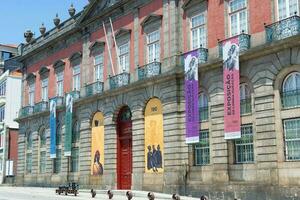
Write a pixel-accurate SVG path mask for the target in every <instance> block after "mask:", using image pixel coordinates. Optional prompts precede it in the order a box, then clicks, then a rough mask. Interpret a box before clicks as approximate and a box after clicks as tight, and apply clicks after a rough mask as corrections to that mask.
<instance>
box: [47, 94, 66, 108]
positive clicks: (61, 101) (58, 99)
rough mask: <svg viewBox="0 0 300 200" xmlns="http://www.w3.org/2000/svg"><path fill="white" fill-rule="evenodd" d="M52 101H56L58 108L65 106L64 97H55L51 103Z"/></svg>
mask: <svg viewBox="0 0 300 200" xmlns="http://www.w3.org/2000/svg"><path fill="white" fill-rule="evenodd" d="M51 100H54V101H56V107H60V106H63V105H64V97H59V96H57V97H53V98H51V99H49V102H50V101H51Z"/></svg>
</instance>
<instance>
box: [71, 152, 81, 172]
mask: <svg viewBox="0 0 300 200" xmlns="http://www.w3.org/2000/svg"><path fill="white" fill-rule="evenodd" d="M78 161H79V148H78V147H74V148H72V153H71V171H72V172H78Z"/></svg>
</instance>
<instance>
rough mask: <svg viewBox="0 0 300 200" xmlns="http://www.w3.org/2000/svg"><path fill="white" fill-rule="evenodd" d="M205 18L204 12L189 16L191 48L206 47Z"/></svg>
mask: <svg viewBox="0 0 300 200" xmlns="http://www.w3.org/2000/svg"><path fill="white" fill-rule="evenodd" d="M205 23H206V19H205V15H204V14H200V15H197V16H194V17H192V18H191V41H192V49H198V48H200V47H201V45H202V47H204V48H205V47H206V27H205Z"/></svg>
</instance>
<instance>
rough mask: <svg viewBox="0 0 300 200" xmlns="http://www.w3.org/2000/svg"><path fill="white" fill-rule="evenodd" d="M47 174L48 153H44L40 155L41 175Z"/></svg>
mask: <svg viewBox="0 0 300 200" xmlns="http://www.w3.org/2000/svg"><path fill="white" fill-rule="evenodd" d="M45 172H46V152H45V151H42V152H41V153H40V173H45Z"/></svg>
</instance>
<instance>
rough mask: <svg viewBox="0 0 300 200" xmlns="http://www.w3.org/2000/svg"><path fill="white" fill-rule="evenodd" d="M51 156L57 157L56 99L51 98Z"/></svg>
mask: <svg viewBox="0 0 300 200" xmlns="http://www.w3.org/2000/svg"><path fill="white" fill-rule="evenodd" d="M50 158H56V99H51V100H50Z"/></svg>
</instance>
